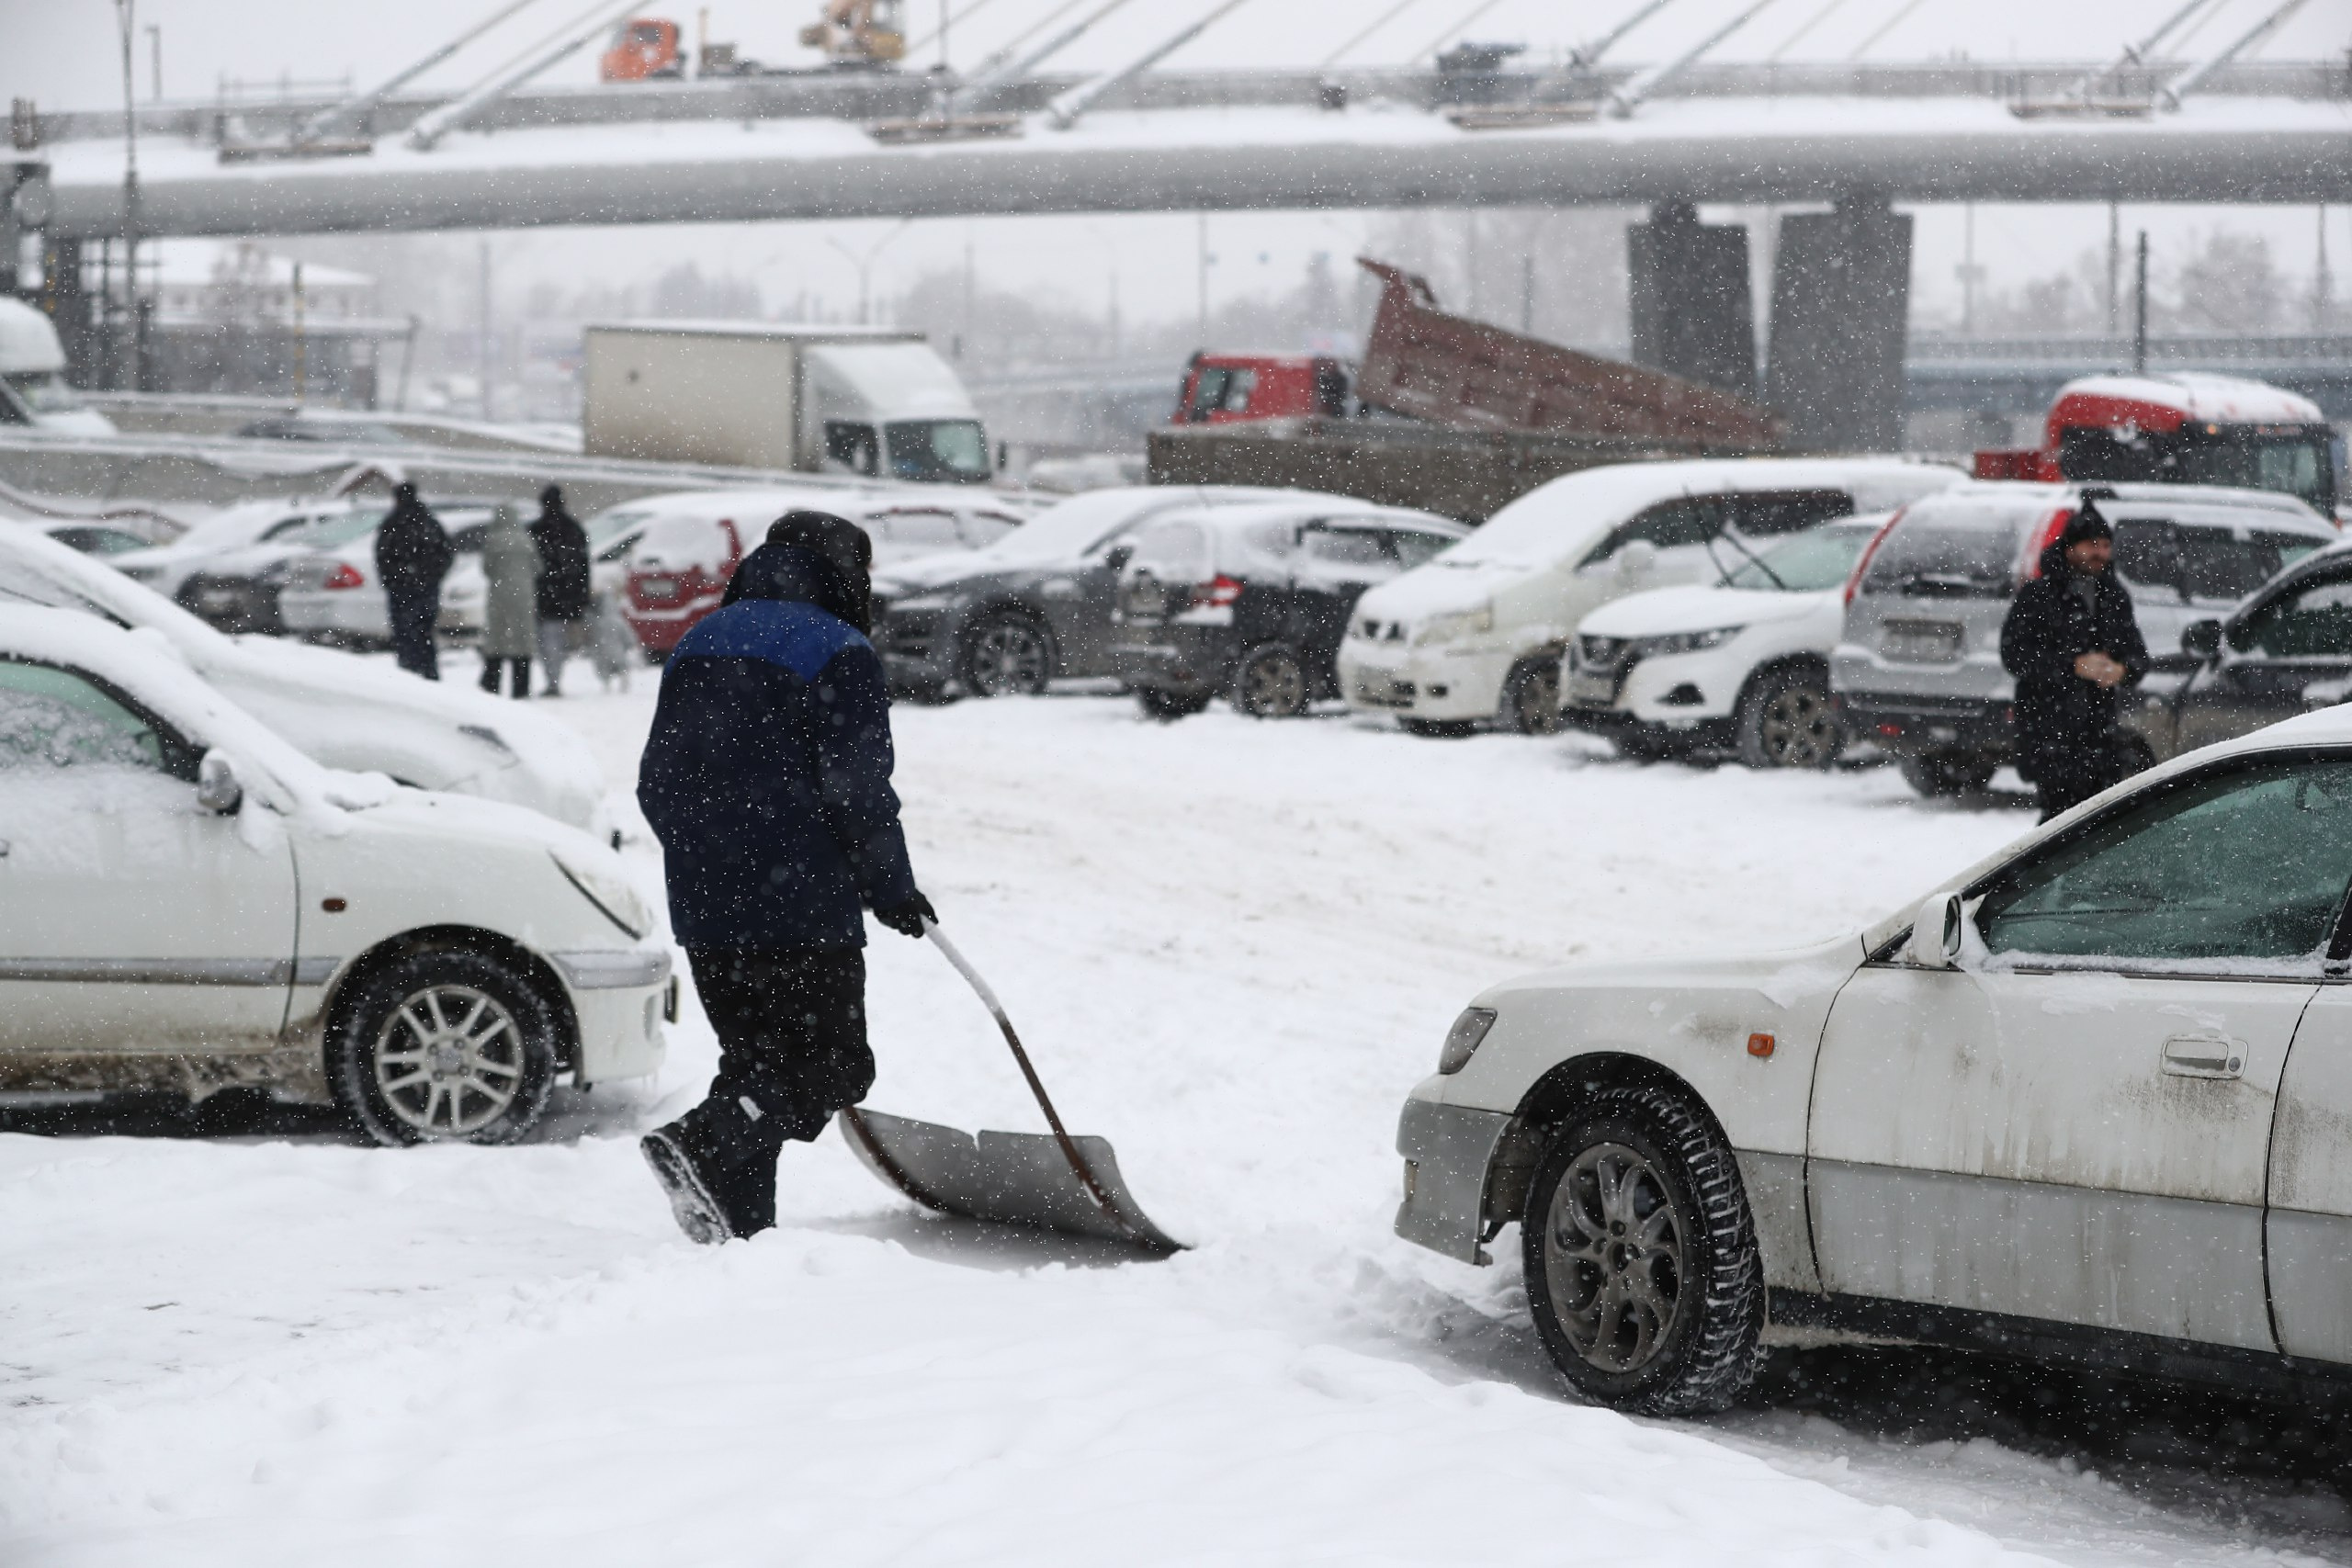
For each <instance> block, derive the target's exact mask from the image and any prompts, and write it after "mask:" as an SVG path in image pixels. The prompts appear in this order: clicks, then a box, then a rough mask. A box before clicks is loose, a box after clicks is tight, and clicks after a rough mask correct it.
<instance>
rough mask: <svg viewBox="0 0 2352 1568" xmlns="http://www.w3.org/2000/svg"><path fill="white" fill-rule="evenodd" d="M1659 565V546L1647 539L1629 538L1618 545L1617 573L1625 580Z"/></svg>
mask: <svg viewBox="0 0 2352 1568" xmlns="http://www.w3.org/2000/svg"><path fill="white" fill-rule="evenodd" d="M1656 565H1657V546H1656V545H1653V544H1651V543H1650V542H1649V541H1648V540H1647V539H1628V540H1626V541H1625V542H1624V543H1623V544H1622V545H1620V546H1618V547H1617V575H1618V577H1619V578H1621V579H1622V580H1623V581H1627V582H1631V581H1634V579H1635V578H1637V577H1641V576H1644V575H1645V574H1646V573H1647V572H1648V571H1649V570H1650V569H1651V568H1652V567H1654V566H1656Z"/></svg>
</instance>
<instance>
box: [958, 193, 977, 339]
mask: <svg viewBox="0 0 2352 1568" xmlns="http://www.w3.org/2000/svg"><path fill="white" fill-rule="evenodd" d="M974 287H975V277H974V268H973V265H972V225H971V223H970V221H969V220H967V221H966V222H965V224H964V332H963V335H962V336H960V337H958V338H957V339H956V358H958V359H961V358H963V357H964V355H963V348H964V345H965V344H967V343H970V342H971V341H972V291H973V288H974Z"/></svg>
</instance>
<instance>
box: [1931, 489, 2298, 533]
mask: <svg viewBox="0 0 2352 1568" xmlns="http://www.w3.org/2000/svg"><path fill="white" fill-rule="evenodd" d="M2098 488H2101V489H2105V490H2111V491H2114V492H2115V497H2114V500H2113V502H2102V503H2101V504H2103V505H2112V506H2113V507H2114V508H2115V509H2116V512H2117V513H2118V515H2126V514H2131V513H2140V512H2142V511H2143V510H2145V509H2147V508H2150V507H2154V508H2155V509H2157V510H2158V511H2161V512H2163V513H2165V514H2166V515H2179V514H2190V515H2193V514H2195V513H2200V512H2201V513H2208V514H2210V513H2216V512H2221V513H2232V512H2259V513H2267V515H2266V516H2264V517H2263V518H2261V519H2260V521H2262V522H2263V523H2266V524H2276V525H2280V526H2282V527H2290V528H2300V529H2301V530H2303V531H2305V532H2308V533H2312V534H2316V535H2320V536H2325V537H2328V538H2334V537H2335V536H2336V534H2337V532H2338V530H2337V528H2336V525H2335V524H2334V523H2332V522H2330V521H2329V520H2328V519H2327V518H2325V517H2323V516H2321V515H2320V514H2319V513H2316V512H2314V511H2312V509H2311V506H2310V504H2309V503H2308V502H2304V501H2303V500H2301V498H2300V497H2297V496H2291V495H2287V494H2284V493H2282V492H2280V491H2275V490H2240V489H2235V488H2233V487H2231V486H2228V485H2174V484H2102V485H2100V486H2099V487H2098ZM2084 489H2085V486H2084V485H2082V484H2079V483H2077V484H2034V483H2019V482H2018V481H2016V480H2013V479H1976V480H1972V481H1970V482H1969V483H1967V484H1960V485H1954V486H1952V487H1951V489H1950V490H1944V491H1937V492H1936V493H1935V494H1933V495H1926V496H1921V497H1920V498H1919V499H1918V500H1917V502H1913V503H1912V504H1911V506H1910V507H1909V509H1908V511H1907V512H1906V515H1907V516H1917V517H1927V516H1933V517H1935V518H1936V520H1937V521H1938V522H1939V523H1940V522H1946V521H1951V522H1960V521H1963V520H1965V519H1966V517H1967V515H1968V514H1970V513H1974V514H1975V515H1977V516H1980V517H1983V518H1985V519H1986V520H1987V521H1991V522H1996V523H1999V522H2014V521H2015V520H2017V519H2018V518H2019V517H2026V516H2034V517H2040V516H2046V515H2047V514H2048V513H2049V511H2050V510H2051V509H2052V508H2053V507H2059V506H2072V505H2074V504H2075V500H2076V498H2077V497H2078V496H2079V495H2080V494H2081V493H2082V491H2083V490H2084Z"/></svg>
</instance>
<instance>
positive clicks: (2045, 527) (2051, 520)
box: [2025, 506, 2075, 582]
mask: <svg viewBox="0 0 2352 1568" xmlns="http://www.w3.org/2000/svg"><path fill="white" fill-rule="evenodd" d="M2074 520H2075V509H2074V508H2073V507H2071V506H2062V507H2060V508H2059V509H2058V510H2057V511H2055V512H2053V513H2051V514H2050V515H2049V516H2048V517H2047V518H2045V519H2043V521H2042V525H2041V532H2040V533H2039V534H2037V535H2035V536H2034V540H2033V547H2032V548H2031V549H2030V550H2028V551H2026V553H2025V575H2026V581H2029V582H2030V581H2032V580H2033V579H2035V578H2037V577H2040V576H2041V552H2042V551H2044V550H2046V549H2048V548H2049V547H2051V546H2052V545H2054V544H2056V543H2057V542H2058V536H2059V535H2061V534H2063V533H2064V532H2065V531H2066V525H2067V524H2069V523H2072V522H2073V521H2074Z"/></svg>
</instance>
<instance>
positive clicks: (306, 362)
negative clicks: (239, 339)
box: [294, 262, 311, 413]
mask: <svg viewBox="0 0 2352 1568" xmlns="http://www.w3.org/2000/svg"><path fill="white" fill-rule="evenodd" d="M302 307H303V300H302V264H301V263H300V262H296V263H295V264H294V410H295V412H297V413H299V412H301V411H302V410H303V409H304V408H305V407H306V406H308V405H309V403H310V400H311V338H310V332H309V325H308V322H307V321H305V320H304V311H303V308H302Z"/></svg>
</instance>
